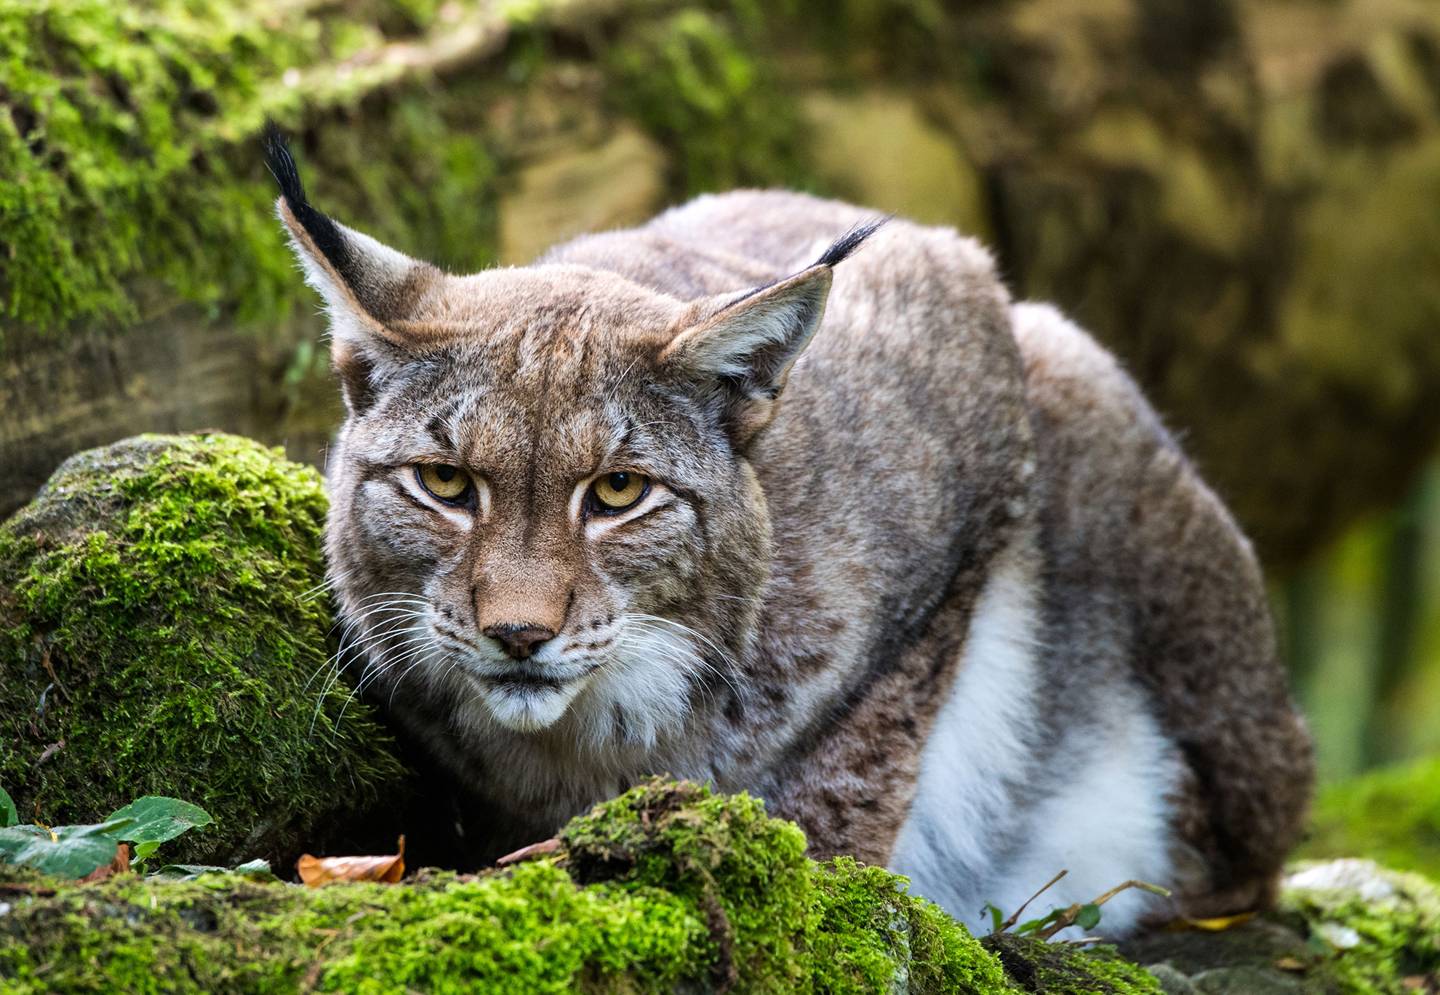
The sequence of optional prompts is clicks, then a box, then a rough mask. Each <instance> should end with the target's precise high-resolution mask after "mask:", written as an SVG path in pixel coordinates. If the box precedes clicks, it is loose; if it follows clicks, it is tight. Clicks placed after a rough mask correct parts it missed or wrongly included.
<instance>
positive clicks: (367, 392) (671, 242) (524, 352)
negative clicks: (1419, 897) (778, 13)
mask: <svg viewBox="0 0 1440 995" xmlns="http://www.w3.org/2000/svg"><path fill="white" fill-rule="evenodd" d="M268 152H269V157H270V163H271V168H272V171H273V172H274V173H275V175H276V177H277V179H278V180H279V181H280V185H281V190H282V196H281V198H280V201H279V205H278V210H279V214H280V217H281V220H282V221H283V223H284V225H285V227H286V229H287V230H288V232H289V234H290V237H291V240H292V242H293V243H294V246H295V250H296V253H297V255H298V257H299V259H300V262H301V264H302V266H303V268H304V271H305V273H306V276H307V278H308V279H309V281H310V283H311V284H312V285H313V286H314V287H315V288H316V290H317V291H319V293H320V295H321V296H322V298H323V299H324V302H325V305H326V308H327V310H328V313H329V318H330V324H331V334H332V351H333V359H334V366H335V369H336V371H337V373H338V376H339V379H340V382H341V387H342V390H343V393H344V398H345V403H346V418H345V422H344V425H343V427H342V428H341V429H340V432H339V434H338V437H337V439H336V443H335V446H334V447H333V448H332V451H331V454H330V459H329V468H330V470H329V473H330V476H329V487H330V492H331V498H332V505H331V512H330V521H329V528H328V533H327V545H328V555H329V562H330V572H331V577H332V580H333V586H334V591H335V594H336V597H337V601H338V604H339V608H340V611H341V614H342V618H343V632H344V640H345V645H346V648H347V652H348V655H349V665H350V666H351V667H352V668H353V669H354V671H355V673H356V675H357V679H358V680H359V681H360V683H361V687H362V688H364V689H367V690H369V691H371V692H373V693H374V697H375V700H376V701H377V702H378V703H379V704H381V705H382V707H385V708H386V709H387V710H388V713H389V715H390V717H391V719H392V721H393V722H394V723H395V724H396V725H397V726H398V727H399V728H401V729H403V730H405V731H407V732H408V734H409V735H410V736H411V737H413V738H414V739H415V740H416V741H417V742H419V743H420V744H422V747H423V750H424V751H425V752H426V754H427V755H428V756H429V757H430V758H431V759H432V760H433V762H434V763H435V764H437V765H438V766H439V767H441V768H443V769H444V770H446V771H448V772H449V775H450V776H452V777H453V778H455V779H456V780H457V781H458V782H459V783H461V784H462V785H463V786H464V789H465V792H466V794H467V795H468V796H469V797H470V798H471V799H472V800H474V801H475V803H476V806H477V809H478V810H479V811H483V812H484V818H483V819H477V820H476V822H477V824H476V825H473V826H467V827H466V828H467V833H468V837H469V839H471V840H472V842H473V841H476V840H478V841H479V842H478V843H477V844H476V845H477V847H478V850H477V852H478V854H479V855H480V856H484V855H485V852H491V853H493V852H495V851H498V850H500V849H502V848H504V847H508V846H513V845H518V844H521V843H525V842H529V841H531V840H533V839H536V838H541V837H540V836H537V835H535V834H537V833H541V834H548V833H550V832H552V831H553V830H554V829H555V827H556V826H557V824H559V823H560V822H561V821H562V820H564V819H566V818H567V817H569V816H571V815H573V814H575V813H576V812H578V811H580V810H582V809H583V808H585V807H586V806H588V805H590V804H592V803H594V802H595V801H597V800H599V799H601V798H603V797H606V796H608V795H610V794H612V793H615V792H617V791H619V790H620V789H622V788H623V787H625V786H626V785H627V784H629V783H630V782H632V781H634V780H636V779H638V778H640V777H643V776H646V775H648V774H651V773H668V774H673V775H676V776H685V777H691V778H696V779H701V780H708V781H711V782H713V783H715V784H716V785H718V786H719V787H721V788H724V789H727V790H741V789H743V790H748V791H751V792H754V793H756V794H759V795H761V796H763V797H764V798H766V799H767V801H768V803H769V805H770V806H771V809H772V811H775V812H778V813H779V814H782V815H785V816H787V817H790V818H794V819H795V820H797V821H798V822H799V823H800V824H801V825H802V826H803V827H804V829H805V830H806V832H807V834H808V835H809V839H810V845H811V848H812V850H813V851H814V852H815V853H816V854H817V855H828V854H835V853H850V854H855V855H857V856H859V857H860V858H862V859H864V860H867V861H870V862H874V863H884V864H887V865H889V866H891V867H894V868H895V869H897V870H900V871H903V872H905V873H906V874H909V875H910V876H911V878H912V880H913V882H914V886H915V888H916V890H918V891H919V892H921V893H923V894H925V895H928V896H929V897H931V898H934V899H935V900H937V901H939V902H940V903H941V904H943V905H945V906H946V907H947V908H948V909H949V910H950V911H951V912H953V913H954V914H956V915H957V916H959V917H961V918H962V919H965V920H967V921H970V922H972V923H974V922H976V921H977V918H978V917H979V915H980V910H981V908H982V906H983V905H984V904H985V903H986V902H992V903H994V904H996V905H997V906H1000V907H1012V908H1013V907H1015V906H1017V905H1018V904H1019V903H1020V901H1022V900H1023V899H1024V898H1025V897H1027V896H1028V895H1030V894H1031V893H1032V892H1034V891H1035V890H1036V889H1037V888H1038V887H1040V885H1042V884H1044V883H1045V882H1046V881H1047V880H1049V879H1050V878H1051V877H1052V876H1053V875H1054V874H1055V873H1056V872H1057V871H1059V870H1061V869H1065V870H1068V872H1069V873H1068V875H1067V876H1066V878H1065V879H1064V880H1063V881H1062V882H1061V883H1060V884H1059V885H1058V886H1057V887H1056V888H1055V889H1054V890H1053V891H1052V892H1050V893H1047V899H1048V900H1049V901H1051V902H1054V903H1056V904H1068V903H1070V902H1072V901H1083V900H1088V899H1089V898H1091V897H1093V896H1094V895H1096V894H1098V893H1100V892H1102V891H1104V890H1106V889H1107V888H1109V887H1111V886H1113V885H1115V884H1117V883H1119V882H1121V881H1124V880H1126V879H1129V878H1143V879H1146V880H1149V881H1153V882H1157V883H1160V884H1165V885H1168V886H1170V887H1171V888H1173V889H1174V892H1175V898H1174V899H1173V900H1171V901H1169V902H1167V901H1164V900H1161V899H1158V898H1154V897H1153V896H1147V895H1140V894H1138V893H1137V894H1126V895H1125V896H1123V897H1122V898H1120V899H1117V900H1116V902H1115V903H1114V904H1113V905H1112V906H1111V907H1110V908H1111V911H1110V912H1109V914H1108V915H1107V917H1106V925H1107V926H1108V927H1109V929H1110V931H1111V932H1123V931H1125V930H1128V929H1131V928H1133V927H1134V926H1135V925H1137V924H1138V923H1140V922H1142V921H1144V920H1145V919H1146V918H1165V917H1168V916H1171V915H1174V914H1175V913H1176V912H1177V911H1184V912H1187V913H1198V912H1204V913H1220V912H1227V911H1233V910H1236V909H1241V908H1246V907H1250V906H1253V905H1255V904H1257V903H1263V902H1264V901H1266V900H1267V899H1268V897H1269V896H1270V891H1271V889H1272V887H1273V882H1274V880H1275V876H1276V874H1277V871H1278V869H1279V867H1280V863H1281V860H1282V859H1283V857H1284V855H1285V853H1286V851H1287V849H1288V848H1289V847H1290V845H1291V844H1292V842H1293V841H1294V840H1295V838H1296V836H1297V833H1298V829H1299V826H1300V823H1301V820H1302V818H1303V813H1304V809H1305V805H1306V802H1307V798H1308V792H1309V784H1310V778H1311V757H1310V746H1309V740H1308V738H1307V735H1306V732H1305V729H1304V726H1303V723H1302V722H1301V720H1300V719H1299V717H1298V716H1297V713H1296V711H1295V709H1294V708H1293V706H1292V704H1291V701H1290V699H1289V696H1288V693H1287V691H1286V687H1285V680H1284V675H1283V673H1282V671H1281V669H1280V667H1279V665H1278V663H1277V662H1276V658H1275V649H1274V641H1273V636H1272V631H1271V623H1270V620H1269V617H1268V615H1267V612H1266V603H1265V597H1264V591H1263V587H1262V584H1261V580H1260V575H1259V570H1258V568H1257V566H1256V563H1255V559H1254V556H1253V554H1252V553H1251V550H1250V547H1249V545H1248V544H1247V543H1246V541H1245V539H1244V537H1243V536H1242V535H1241V533H1240V531H1239V529H1238V528H1237V527H1236V525H1235V523H1234V522H1233V521H1232V520H1231V518H1230V516H1229V515H1228V514H1227V512H1226V510H1225V509H1224V507H1223V506H1222V505H1221V503H1220V502H1219V501H1218V500H1217V499H1216V497H1215V496H1214V494H1212V493H1211V492H1210V491H1209V490H1208V489H1207V488H1206V486H1205V485H1204V483H1203V482H1202V481H1201V480H1200V479H1199V477H1198V476H1197V475H1196V473H1195V470H1194V468H1193V467H1192V466H1191V465H1190V463H1189V462H1188V461H1187V460H1186V459H1185V457H1184V455H1183V454H1182V453H1181V451H1180V450H1179V448H1178V447H1177V445H1176V444H1175V442H1174V440H1173V439H1172V438H1171V437H1170V436H1169V435H1168V434H1167V433H1166V431H1165V429H1164V428H1163V427H1162V426H1161V424H1160V423H1159V420H1158V419H1157V418H1156V416H1155V414H1154V412H1153V411H1152V410H1151V409H1150V407H1149V406H1148V405H1147V404H1146V402H1145V400H1144V398H1143V397H1142V396H1141V395H1140V392H1139V391H1138V390H1137V388H1136V387H1135V385H1134V383H1133V382H1132V381H1131V380H1130V379H1129V378H1128V377H1127V376H1126V375H1125V374H1124V372H1123V371H1122V370H1121V369H1120V368H1119V366H1118V365H1117V364H1116V363H1115V361H1114V360H1113V359H1112V358H1111V357H1110V356H1109V355H1108V354H1106V353H1105V352H1104V350H1102V349H1101V348H1100V347H1099V346H1098V345H1096V343H1095V342H1094V341H1093V340H1092V339H1091V338H1090V337H1089V336H1087V335H1086V334H1085V333H1084V332H1083V331H1081V330H1080V329H1078V328H1077V327H1075V326H1074V325H1073V324H1071V323H1070V322H1068V321H1067V320H1066V319H1065V318H1064V317H1062V316H1061V315H1060V314H1059V313H1058V312H1056V311H1055V310H1054V309H1052V308H1050V307H1047V306H1044V305H1036V304H1023V303H1022V304H1017V303H1014V302H1012V301H1011V299H1010V297H1009V295H1008V293H1007V291H1006V289H1005V288H1004V286H1003V285H1002V284H1001V282H1000V281H999V280H998V279H997V277H996V275H995V268H994V266H993V264H992V261H991V259H990V257H989V255H988V254H987V253H986V252H985V251H984V250H983V249H982V248H981V247H980V246H979V245H978V244H977V243H975V242H974V241H972V240H970V239H967V238H963V237H961V236H960V235H958V234H956V233H955V232H953V231H950V230H948V229H939V228H926V227H921V226H919V225H915V224H912V223H909V222H905V221H902V220H891V221H889V222H888V223H885V224H880V223H879V222H878V221H877V219H876V218H875V216H874V214H873V213H872V212H868V211H864V210H862V209H859V208H856V207H852V206H849V205H846V204H841V203H836V202H831V201H823V200H818V199H814V198H811V197H806V196H802V195H797V194H790V193H782V192H763V191H743V192H736V193H731V194H725V195H721V196H708V197H702V198H699V199H697V200H695V201H692V202H691V203H689V204H686V205H684V206H682V207H679V208H676V209H673V210H671V211H668V212H666V213H664V214H662V215H660V216H658V217H657V218H655V219H654V220H652V221H650V222H649V223H648V224H645V225H642V226H640V227H638V228H635V229H631V230H626V231H615V232H609V233H605V234H599V235H593V236H587V237H584V238H581V239H578V240H576V241H574V242H571V243H569V244H567V245H563V246H559V247H557V248H556V249H554V250H552V251H551V252H549V253H548V254H547V255H545V256H544V257H542V258H541V259H539V260H537V261H536V262H535V263H534V264H533V265H530V266H526V267H519V268H508V269H493V270H488V271H485V272H481V273H476V274H471V275H463V276H461V275H452V274H448V273H445V272H443V271H441V270H440V269H438V268H436V267H434V266H431V265H429V264H427V263H423V262H419V261H416V260H413V259H410V258H409V257H407V256H404V255H402V254H400V253H398V252H396V251H394V250H393V249H390V248H387V247H385V246H383V245H381V244H380V243H378V242H376V241H375V240H373V239H371V238H369V237H367V236H365V235H362V234H360V233H359V232H357V231H354V230H352V229H350V228H347V227H344V226H343V225H340V224H338V223H337V222H335V221H333V220H331V219H330V218H329V217H327V216H326V215H324V214H322V213H321V212H320V211H319V210H317V209H316V208H315V207H313V206H311V205H310V203H309V202H308V200H307V199H306V196H305V192H304V189H303V187H302V186H301V183H300V180H299V176H298V174H297V172H296V170H295V166H294V163H293V161H292V160H291V158H290V155H289V153H288V151H287V150H286V149H285V147H284V145H283V143H282V142H281V141H280V140H279V139H278V137H276V136H274V135H272V136H271V138H270V140H269V145H268ZM478 823H483V825H482V824H478Z"/></svg>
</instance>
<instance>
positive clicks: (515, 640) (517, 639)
mask: <svg viewBox="0 0 1440 995" xmlns="http://www.w3.org/2000/svg"><path fill="white" fill-rule="evenodd" d="M482 631H483V632H484V633H485V635H487V636H489V637H490V638H491V639H493V640H495V641H496V642H497V643H499V644H500V646H501V647H502V648H503V649H504V650H505V652H506V653H507V654H509V655H510V656H512V657H514V658H515V659H517V660H524V659H525V658H526V657H528V656H530V655H531V654H532V653H534V652H535V651H536V650H537V649H539V648H540V644H541V643H543V642H545V641H546V640H547V639H554V638H555V632H554V630H552V629H547V628H545V627H544V626H543V625H523V624H517V623H514V622H506V623H502V624H500V625H487V626H486V627H485V628H484V629H483V630H482Z"/></svg>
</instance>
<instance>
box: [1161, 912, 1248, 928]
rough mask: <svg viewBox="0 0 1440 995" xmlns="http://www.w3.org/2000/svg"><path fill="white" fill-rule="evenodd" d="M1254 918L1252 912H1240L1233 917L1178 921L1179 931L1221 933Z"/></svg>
mask: <svg viewBox="0 0 1440 995" xmlns="http://www.w3.org/2000/svg"><path fill="white" fill-rule="evenodd" d="M1254 918H1255V913H1254V912H1241V913H1240V914H1239V915H1235V916H1216V917H1215V918H1213V919H1180V920H1178V922H1179V923H1180V928H1181V929H1198V930H1200V931H1201V932H1202V933H1223V932H1224V931H1225V930H1227V929H1234V928H1235V927H1236V926H1243V925H1245V924H1246V923H1247V922H1249V921H1250V920H1251V919H1254Z"/></svg>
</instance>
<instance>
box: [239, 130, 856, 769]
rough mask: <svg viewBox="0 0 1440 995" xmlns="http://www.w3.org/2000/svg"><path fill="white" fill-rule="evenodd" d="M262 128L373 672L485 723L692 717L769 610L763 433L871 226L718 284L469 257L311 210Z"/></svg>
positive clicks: (606, 739) (337, 521)
mask: <svg viewBox="0 0 1440 995" xmlns="http://www.w3.org/2000/svg"><path fill="white" fill-rule="evenodd" d="M267 151H268V153H269V159H270V167H271V170H272V172H273V173H274V174H275V175H276V178H277V179H278V180H279V182H280V185H281V189H282V191H283V192H282V196H281V197H280V200H279V203H278V210H279V214H280V218H281V220H282V221H283V222H284V224H285V227H286V228H287V229H288V231H289V234H290V238H291V240H292V242H293V244H294V248H295V251H296V253H297V255H298V256H299V259H300V262H301V264H302V266H303V268H304V271H305V274H306V277H307V278H308V280H309V282H310V283H311V284H312V285H313V286H314V287H315V289H316V290H317V291H319V293H320V294H321V296H322V297H323V298H324V301H325V305H326V309H327V311H328V314H329V318H330V331H331V347H332V358H333V363H334V368H335V370H336V372H337V373H338V376H339V379H340V381H341V385H342V389H343V392H344V399H345V406H346V411H347V413H346V419H345V423H344V427H343V428H342V430H341V432H340V433H339V437H338V440H337V444H336V446H335V447H334V448H333V449H332V450H331V453H330V456H329V487H330V492H331V501H332V504H331V510H330V519H329V527H328V535H327V549H328V554H329V561H330V572H331V579H332V582H333V585H334V590H335V593H336V595H337V600H338V603H339V607H340V609H341V612H342V615H343V630H344V633H345V638H346V641H347V644H348V645H350V646H351V647H354V648H356V649H357V650H358V651H359V653H360V654H362V658H363V669H362V673H363V675H364V676H363V678H362V680H363V681H364V682H365V683H367V684H368V683H371V682H374V683H375V684H376V685H377V686H379V687H381V688H389V691H387V694H389V693H393V692H394V690H395V689H396V688H397V687H398V686H401V685H403V691H402V693H404V694H410V693H422V694H426V695H429V696H430V697H431V699H432V701H439V702H440V703H441V704H442V707H445V708H447V709H449V710H451V711H452V713H453V716H454V717H455V718H456V719H457V720H458V722H457V727H458V728H460V729H464V730H467V731H469V732H471V733H485V732H497V731H499V730H509V731H510V732H511V733H512V734H514V733H529V734H536V735H554V736H564V737H565V739H566V740H567V741H575V740H576V739H577V738H578V739H579V740H580V741H581V742H584V743H588V744H590V745H593V746H597V747H598V746H600V745H604V744H607V743H612V742H615V741H622V742H628V743H632V744H639V745H642V746H644V745H650V744H653V742H654V741H655V740H656V739H657V738H659V737H662V736H665V735H666V734H667V733H670V732H673V731H675V730H676V729H677V728H678V726H679V725H680V724H681V723H683V721H684V719H685V717H686V715H687V714H688V713H689V711H690V709H691V708H692V707H693V706H694V705H695V704H696V703H697V702H699V701H702V700H704V699H705V698H706V697H707V695H709V694H710V693H711V692H712V691H713V689H714V687H715V686H716V682H719V681H724V680H726V679H727V678H728V675H727V673H726V672H727V670H730V669H731V668H732V667H733V666H734V663H733V661H734V660H735V659H736V658H737V657H738V655H739V654H740V653H741V652H742V651H743V649H744V646H745V641H746V639H747V638H748V634H749V633H750V631H751V630H752V629H753V627H754V621H755V620H754V615H755V612H756V610H757V609H756V606H757V602H758V595H759V593H760V590H761V588H762V585H763V584H764V583H765V579H766V576H767V564H768V562H769V559H770V541H771V537H770V527H769V518H768V515H767V511H766V503H765V496H764V494H763V493H762V491H761V489H760V487H759V485H758V483H757V480H756V476H755V474H754V472H753V470H752V468H751V466H750V464H749V462H748V461H747V458H746V453H747V450H748V449H749V448H750V446H751V445H752V443H753V442H754V441H755V439H756V437H757V435H758V434H759V433H760V432H761V431H762V430H763V429H764V428H765V426H766V425H767V424H768V423H769V421H770V420H771V418H772V417H773V416H774V414H775V411H776V405H777V402H778V397H779V395H780V392H781V390H782V388H783V387H784V385H785V379H786V376H787V374H788V372H789V370H790V367H791V365H792V364H793V363H794V361H795V359H796V357H797V356H798V355H799V354H800V351H801V350H802V349H803V348H804V347H805V345H806V343H807V342H808V341H809V339H810V337H811V336H812V335H813V334H814V333H815V330H816V328H817V327H818V325H819V323H820V319H821V314H822V311H823V309H824V305H825V298H826V293H827V291H828V289H829V286H830V277H831V267H832V266H833V265H834V264H835V263H836V262H838V261H839V260H840V259H841V258H843V257H844V255H845V254H847V253H848V252H849V251H850V250H851V249H853V248H854V246H855V245H858V244H859V242H860V241H861V240H862V239H863V237H864V236H865V235H866V234H868V231H861V232H857V233H855V234H854V235H852V236H851V237H850V238H849V239H848V241H842V243H837V246H836V247H835V248H834V249H832V250H831V251H830V252H829V253H827V254H826V255H825V256H824V257H823V258H822V259H821V260H820V261H819V262H818V263H816V264H815V265H814V266H811V267H809V268H808V269H805V270H804V271H802V272H800V273H797V274H795V275H794V276H791V277H789V278H787V279H784V280H781V281H779V282H777V283H775V284H773V285H771V286H766V287H761V288H758V289H754V290H750V291H748V292H740V293H734V294H729V295H727V296H724V297H720V298H714V299H703V300H698V301H679V300H675V299H672V298H669V297H666V296H663V295H661V294H657V293H655V292H653V291H650V290H647V289H645V288H642V287H640V286H638V285H636V284H634V283H631V282H629V281H627V280H625V279H623V278H621V277H619V276H616V275H614V274H610V273H605V272H601V271H598V270H592V269H588V268H583V267H575V266H563V265H542V266H535V267H528V268H519V269H496V270H491V271H487V272H483V273H479V274H475V275H471V276H453V275H450V274H447V273H444V272H442V271H441V270H439V269H437V268H436V267H434V266H431V265H429V264H427V263H423V262H417V261H415V260H413V259H410V258H408V257H407V256H405V255H402V254H401V253H399V252H396V251H395V250H393V249H390V248H387V247H386V246H384V245H381V244H380V243H379V242H377V241H375V240H374V239H372V238H369V237H368V236H366V235H363V234H360V233H359V232H356V231H353V230H351V229H349V228H346V227H344V226H342V225H339V224H337V223H336V222H334V221H333V220H331V219H330V218H329V217H327V216H325V215H324V214H322V213H320V212H319V211H317V210H316V209H315V208H314V207H312V206H311V205H310V204H309V203H308V202H307V201H306V199H305V193H304V190H303V188H302V187H301V184H300V181H299V178H298V176H297V174H296V171H295V166H294V163H293V161H292V160H291V158H290V155H289V153H288V151H287V150H286V149H285V147H284V145H283V143H282V142H281V141H280V140H279V139H278V137H276V136H274V135H273V134H272V135H271V137H270V140H269V141H268V142H267ZM380 700H382V701H383V700H385V698H384V696H382V697H381V699H380ZM544 730H553V731H552V732H549V733H546V732H542V731H544Z"/></svg>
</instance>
